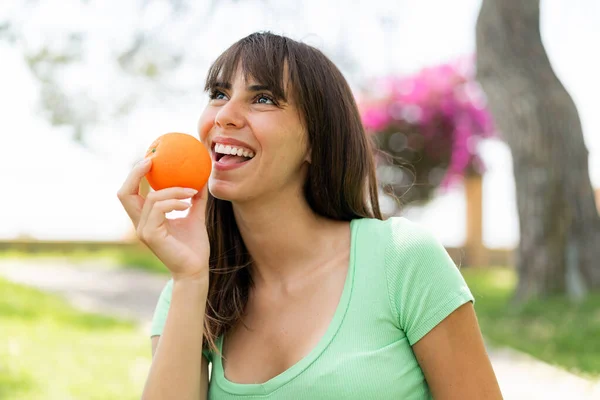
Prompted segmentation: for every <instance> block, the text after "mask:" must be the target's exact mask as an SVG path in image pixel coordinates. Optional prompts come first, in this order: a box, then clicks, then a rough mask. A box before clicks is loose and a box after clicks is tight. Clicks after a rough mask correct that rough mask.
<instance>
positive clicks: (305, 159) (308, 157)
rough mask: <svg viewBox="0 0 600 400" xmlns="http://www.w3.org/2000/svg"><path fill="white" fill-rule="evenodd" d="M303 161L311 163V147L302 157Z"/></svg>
mask: <svg viewBox="0 0 600 400" xmlns="http://www.w3.org/2000/svg"><path fill="white" fill-rule="evenodd" d="M304 161H306V162H307V163H309V164H311V163H312V149H308V151H307V152H306V157H304Z"/></svg>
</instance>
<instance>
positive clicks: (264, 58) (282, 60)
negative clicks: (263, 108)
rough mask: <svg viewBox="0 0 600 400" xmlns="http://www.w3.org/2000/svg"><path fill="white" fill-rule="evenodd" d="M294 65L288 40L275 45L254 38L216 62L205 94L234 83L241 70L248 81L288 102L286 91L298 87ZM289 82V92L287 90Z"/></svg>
mask: <svg viewBox="0 0 600 400" xmlns="http://www.w3.org/2000/svg"><path fill="white" fill-rule="evenodd" d="M294 61H295V60H293V56H292V55H291V54H290V48H289V46H288V43H287V40H286V38H280V39H279V40H275V41H273V40H267V39H266V38H265V37H264V36H260V35H250V36H248V37H246V38H244V39H242V40H240V41H238V42H237V43H235V44H233V45H232V46H231V47H229V48H228V49H227V50H225V52H224V53H223V54H221V55H220V56H219V58H217V59H216V60H215V62H214V63H213V64H212V65H211V67H210V69H209V70H208V75H207V78H206V83H205V86H204V90H205V91H210V90H212V89H214V88H215V87H216V86H218V84H221V83H232V79H233V76H234V74H235V72H236V69H237V67H238V66H240V67H241V71H242V74H243V76H244V79H246V81H248V80H249V79H253V80H255V81H256V83H258V84H260V85H264V86H266V87H267V89H268V90H269V91H270V92H271V93H272V94H273V96H275V98H276V100H283V101H287V98H288V94H289V91H288V90H286V89H288V88H289V86H290V85H291V86H292V87H293V86H295V83H296V82H293V80H294V81H295V79H293V77H295V76H296V75H297V74H296V68H295V65H294ZM286 66H287V69H288V70H287V77H286V76H285V74H286V71H285V67H286ZM286 78H288V82H287V83H288V88H286V87H285V86H286V85H285V82H286Z"/></svg>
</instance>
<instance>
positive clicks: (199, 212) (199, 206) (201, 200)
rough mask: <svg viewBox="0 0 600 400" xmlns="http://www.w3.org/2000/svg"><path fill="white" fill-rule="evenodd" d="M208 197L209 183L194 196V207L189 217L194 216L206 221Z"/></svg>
mask: <svg viewBox="0 0 600 400" xmlns="http://www.w3.org/2000/svg"><path fill="white" fill-rule="evenodd" d="M207 199H208V185H204V187H203V188H202V190H201V191H199V192H198V193H197V194H196V195H195V196H194V197H192V208H191V209H190V212H189V213H188V218H193V219H195V220H196V221H198V222H202V223H204V220H205V210H206V200H207Z"/></svg>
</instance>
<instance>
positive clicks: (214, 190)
mask: <svg viewBox="0 0 600 400" xmlns="http://www.w3.org/2000/svg"><path fill="white" fill-rule="evenodd" d="M208 190H209V191H210V194H211V195H212V196H213V197H215V198H217V199H219V200H224V201H231V202H236V201H243V200H244V199H246V198H247V197H248V196H247V193H246V195H245V196H244V195H242V193H243V190H242V188H241V187H240V185H239V184H233V183H232V182H227V181H222V180H218V179H213V178H211V179H210V180H209V181H208Z"/></svg>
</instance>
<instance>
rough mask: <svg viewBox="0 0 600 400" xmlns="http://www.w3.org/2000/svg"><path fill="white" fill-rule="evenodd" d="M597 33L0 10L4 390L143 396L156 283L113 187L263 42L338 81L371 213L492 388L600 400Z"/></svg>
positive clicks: (419, 15)
mask: <svg viewBox="0 0 600 400" xmlns="http://www.w3.org/2000/svg"><path fill="white" fill-rule="evenodd" d="M599 20H600V3H598V2H597V1H594V0H580V1H578V2H576V3H573V2H571V3H567V2H564V1H556V0H544V1H541V2H539V1H530V2H525V3H524V4H522V3H521V2H519V1H516V0H504V1H500V0H463V1H460V2H447V1H443V0H421V1H407V0H401V1H391V0H370V1H347V2H345V3H344V5H343V6H341V5H340V3H337V2H334V1H329V2H327V1H322V0H321V1H315V0H303V1H287V0H281V1H273V0H256V1H253V0H237V1H236V0H222V1H214V0H207V1H203V2H192V1H185V0H137V1H136V0H131V1H128V2H123V1H115V0H104V1H95V0H87V1H84V0H79V1H77V0H63V1H61V2H59V1H57V0H20V1H18V0H4V1H3V2H1V3H0V72H1V73H0V128H1V129H0V135H1V136H2V142H3V143H4V144H5V146H4V151H3V152H2V156H0V178H1V181H2V183H3V186H2V188H3V190H2V196H1V197H0V251H1V252H0V276H3V278H0V293H2V296H0V399H4V398H6V399H42V398H44V399H110V398H119V399H130V398H131V399H133V398H139V395H140V393H141V389H142V387H143V383H144V381H145V377H146V374H147V368H148V366H149V363H150V341H149V340H148V321H149V320H150V318H151V317H152V312H153V309H154V305H155V302H156V299H157V296H158V293H159V292H160V290H161V289H162V286H163V285H164V283H165V282H166V280H167V279H168V278H169V277H168V276H167V275H166V274H165V270H164V268H163V267H162V266H161V265H160V264H159V263H158V262H157V261H156V260H155V259H154V258H153V257H152V255H151V254H149V253H148V252H147V251H146V250H145V249H144V248H143V247H141V246H140V245H139V243H137V241H136V239H135V235H134V232H133V229H132V226H131V222H130V220H129V219H128V217H127V215H126V214H125V212H124V211H123V209H122V207H121V205H120V203H119V201H118V200H117V197H116V191H117V190H118V188H119V187H120V185H121V183H122V181H123V180H124V179H125V177H126V175H127V173H128V171H129V170H130V168H131V166H132V165H133V164H134V163H135V162H136V161H138V160H139V159H140V158H141V157H142V156H143V154H144V152H145V150H146V148H147V147H148V145H149V144H150V143H151V142H152V141H153V139H154V138H156V137H157V136H158V135H160V134H162V133H165V132H169V131H180V132H186V133H189V134H193V135H195V134H196V122H197V119H198V117H199V115H200V113H201V111H202V109H203V107H204V106H205V104H206V101H207V96H206V94H205V93H204V92H203V90H202V89H203V82H204V78H205V74H206V71H207V69H208V67H209V65H210V63H211V62H212V61H213V60H214V59H215V58H216V57H217V56H218V55H219V54H220V53H221V52H222V51H223V50H225V49H226V48H227V47H228V46H229V45H231V44H232V43H234V42H235V41H237V40H238V39H240V38H242V37H243V36H246V35H248V34H250V33H252V32H254V31H259V30H270V31H272V32H274V33H279V34H284V35H287V36H290V37H291V38H293V39H296V40H300V41H303V42H305V43H308V44H311V45H313V46H315V47H317V48H319V49H321V50H322V51H323V52H324V53H325V54H326V55H328V56H329V57H330V58H331V59H332V60H333V61H334V62H335V63H336V64H337V65H338V67H339V68H340V69H341V70H342V72H343V73H344V75H345V76H346V78H347V80H348V82H349V83H350V85H351V87H352V89H353V91H354V93H355V96H356V99H357V102H358V104H359V108H360V111H361V116H362V118H363V122H364V125H365V128H366V130H367V132H368V133H369V135H372V136H373V138H374V139H375V141H376V143H377V144H378V149H379V150H380V151H379V152H378V154H377V160H378V176H379V179H380V182H381V202H382V203H381V204H382V206H383V211H384V212H385V213H386V215H387V216H390V215H402V216H405V217H407V218H409V219H411V220H414V221H417V222H420V223H422V224H424V225H425V226H426V227H427V228H428V229H430V230H431V231H432V232H433V233H434V234H435V235H436V236H437V237H438V238H439V239H440V240H441V242H442V243H443V244H444V245H445V246H446V247H447V249H448V251H449V253H450V254H451V256H452V257H453V259H454V260H455V261H456V262H457V264H458V265H459V266H460V268H461V271H462V273H463V275H464V276H465V278H466V279H467V280H468V283H469V285H470V286H471V288H472V290H473V293H474V294H475V296H476V299H477V300H476V310H477V312H478V315H479V319H480V324H481V326H482V330H483V333H484V336H485V338H486V342H487V343H488V345H489V352H490V356H491V358H492V361H493V363H494V366H495V369H496V373H497V375H498V378H499V380H500V383H501V386H502V388H503V391H504V394H505V397H506V398H527V399H534V398H544V399H547V398H554V397H553V396H559V397H565V395H567V394H568V396H567V397H568V398H582V399H583V398H588V397H589V398H592V397H593V396H594V395H598V396H599V398H600V392H598V389H597V387H598V380H599V379H600V340H598V338H600V296H599V295H598V291H599V290H600V265H599V264H598V260H599V259H600V246H599V245H600V217H599V216H598V210H599V209H600V134H598V132H599V131H600V113H598V112H597V111H596V109H595V107H597V104H598V101H597V94H598V93H599V92H600V78H599V76H598V71H599V70H600V53H598V51H596V50H595V49H596V48H597V43H598V41H600V24H598V21H599ZM391 195H393V196H391ZM396 199H399V201H398V200H396ZM594 390H596V391H595V392H594ZM556 398H558V397H556Z"/></svg>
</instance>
